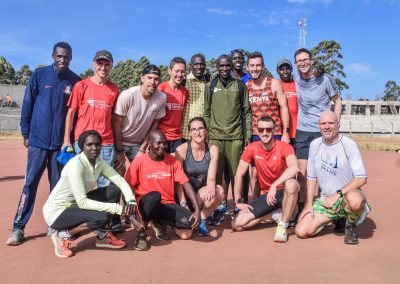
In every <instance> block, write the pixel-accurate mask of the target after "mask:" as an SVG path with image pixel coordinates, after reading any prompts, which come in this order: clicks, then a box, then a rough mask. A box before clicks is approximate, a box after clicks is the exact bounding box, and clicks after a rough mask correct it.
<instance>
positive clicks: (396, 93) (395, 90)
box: [382, 80, 400, 101]
mask: <svg viewBox="0 0 400 284" xmlns="http://www.w3.org/2000/svg"><path fill="white" fill-rule="evenodd" d="M383 93H384V96H383V98H382V99H383V100H384V101H398V100H399V99H400V86H398V85H397V83H396V82H395V81H393V80H389V81H387V82H386V85H385V91H383Z"/></svg>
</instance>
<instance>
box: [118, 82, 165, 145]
mask: <svg viewBox="0 0 400 284" xmlns="http://www.w3.org/2000/svg"><path fill="white" fill-rule="evenodd" d="M166 101H167V96H166V95H165V94H164V93H163V92H160V91H159V90H156V91H155V92H154V94H153V95H152V96H151V98H150V100H145V99H144V98H143V96H142V94H141V93H140V86H136V87H132V88H129V89H127V90H125V91H123V92H122V93H121V94H120V95H119V97H118V100H117V103H116V105H115V109H114V112H115V113H116V114H118V115H122V116H125V120H124V122H123V124H122V145H125V146H133V145H135V144H142V143H143V141H144V139H145V138H146V135H147V133H148V132H149V129H150V127H151V125H152V123H153V121H154V120H155V119H161V118H163V117H164V116H165V103H166Z"/></svg>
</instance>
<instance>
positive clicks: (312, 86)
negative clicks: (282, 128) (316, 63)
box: [293, 72, 339, 132]
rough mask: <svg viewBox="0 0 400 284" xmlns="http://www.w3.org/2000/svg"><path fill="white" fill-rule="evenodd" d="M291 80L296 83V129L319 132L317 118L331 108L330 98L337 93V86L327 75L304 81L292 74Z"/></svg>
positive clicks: (299, 76)
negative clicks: (297, 107)
mask: <svg viewBox="0 0 400 284" xmlns="http://www.w3.org/2000/svg"><path fill="white" fill-rule="evenodd" d="M293 79H294V81H295V82H296V90H297V101H298V104H299V112H298V116H297V129H299V130H301V131H307V132H319V127H318V122H319V116H320V114H321V112H323V111H325V110H329V109H330V108H331V99H332V97H334V96H335V95H337V94H338V93H339V89H338V86H337V84H336V82H335V80H334V79H333V78H332V76H330V75H328V74H324V75H323V76H321V77H312V78H311V79H309V80H305V79H303V77H302V76H301V75H300V74H299V73H298V72H294V74H293Z"/></svg>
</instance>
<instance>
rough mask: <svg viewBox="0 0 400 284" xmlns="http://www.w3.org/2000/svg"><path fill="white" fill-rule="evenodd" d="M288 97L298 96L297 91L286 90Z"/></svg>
mask: <svg viewBox="0 0 400 284" xmlns="http://www.w3.org/2000/svg"><path fill="white" fill-rule="evenodd" d="M286 97H288V98H294V97H297V93H295V92H286Z"/></svg>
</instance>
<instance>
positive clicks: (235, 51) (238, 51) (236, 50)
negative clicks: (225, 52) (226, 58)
mask: <svg viewBox="0 0 400 284" xmlns="http://www.w3.org/2000/svg"><path fill="white" fill-rule="evenodd" d="M235 53H240V54H241V55H242V56H243V58H244V57H245V55H244V52H243V51H241V50H240V49H234V50H231V53H230V55H231V57H232V56H233V55H234V54H235Z"/></svg>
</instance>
